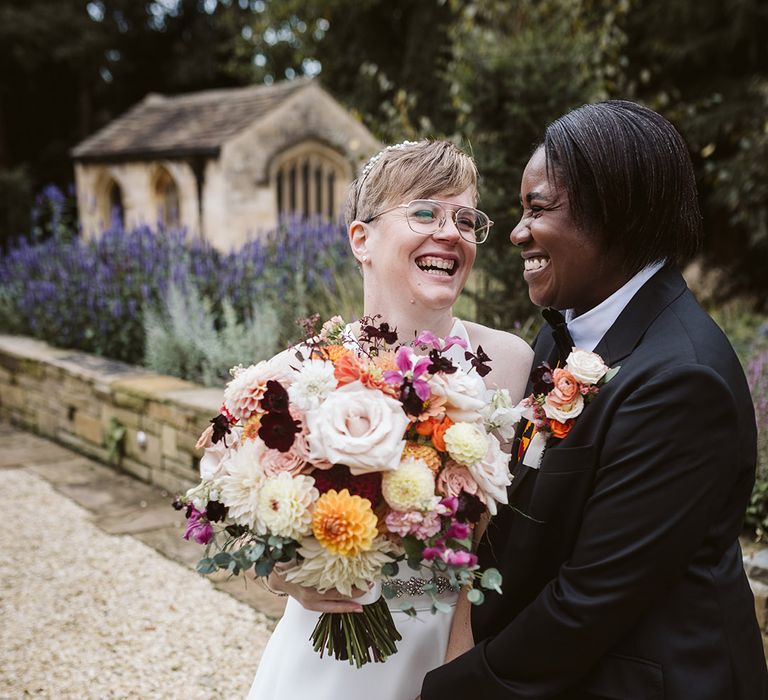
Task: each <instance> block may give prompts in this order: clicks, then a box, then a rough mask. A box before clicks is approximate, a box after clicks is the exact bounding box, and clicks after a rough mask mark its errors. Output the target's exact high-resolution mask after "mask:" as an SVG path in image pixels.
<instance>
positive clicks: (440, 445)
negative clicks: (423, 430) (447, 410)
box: [432, 416, 454, 452]
mask: <svg viewBox="0 0 768 700" xmlns="http://www.w3.org/2000/svg"><path fill="white" fill-rule="evenodd" d="M452 425H454V423H453V421H452V420H451V419H450V418H448V416H446V417H445V418H443V420H442V422H441V423H440V424H439V425H436V426H435V427H434V429H433V430H432V444H433V445H434V446H435V449H436V450H438V451H440V452H445V431H446V430H448V428H450V427H451V426H452Z"/></svg>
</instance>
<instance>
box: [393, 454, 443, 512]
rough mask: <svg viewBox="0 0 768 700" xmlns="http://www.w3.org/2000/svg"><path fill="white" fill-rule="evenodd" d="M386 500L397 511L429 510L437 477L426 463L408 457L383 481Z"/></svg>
mask: <svg viewBox="0 0 768 700" xmlns="http://www.w3.org/2000/svg"><path fill="white" fill-rule="evenodd" d="M381 493H382V495H383V496H384V500H385V501H386V502H387V503H388V504H389V505H390V506H391V507H392V508H394V509H395V510H402V511H406V510H428V509H429V508H430V506H431V504H432V500H433V497H434V495H435V475H434V474H433V473H432V470H431V469H430V468H429V466H428V465H427V463H426V462H424V460H422V459H417V458H415V457H413V456H410V455H408V456H406V457H404V458H403V460H402V461H401V462H400V466H399V467H398V468H397V469H395V471H392V472H385V473H384V474H383V476H382V479H381Z"/></svg>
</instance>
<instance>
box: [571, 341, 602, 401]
mask: <svg viewBox="0 0 768 700" xmlns="http://www.w3.org/2000/svg"><path fill="white" fill-rule="evenodd" d="M565 369H567V370H568V371H569V372H570V373H571V374H572V375H573V376H574V378H575V379H576V381H578V382H581V383H582V384H597V382H599V381H600V380H601V379H602V378H603V377H604V376H605V374H606V373H607V372H608V367H607V366H606V364H605V362H603V359H602V358H601V357H600V355H596V354H595V353H594V352H587V351H586V350H578V349H576V348H574V349H573V352H572V353H571V354H570V355H568V359H567V360H566V365H565ZM577 415H578V414H577Z"/></svg>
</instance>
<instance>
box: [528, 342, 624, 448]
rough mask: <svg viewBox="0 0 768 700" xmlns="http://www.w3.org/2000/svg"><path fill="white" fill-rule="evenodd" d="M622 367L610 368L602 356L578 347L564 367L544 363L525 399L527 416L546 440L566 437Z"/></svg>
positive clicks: (535, 372) (533, 375)
mask: <svg viewBox="0 0 768 700" xmlns="http://www.w3.org/2000/svg"><path fill="white" fill-rule="evenodd" d="M619 369H620V368H619V367H615V368H613V369H611V368H609V367H608V366H607V365H606V364H605V362H603V359H602V358H601V357H600V355H597V354H596V353H594V352H587V351H586V350H578V349H577V348H574V349H573V352H571V354H570V355H568V360H567V361H566V364H565V367H564V368H560V367H558V368H557V369H552V368H551V367H550V366H549V365H548V364H547V363H546V362H544V363H543V364H541V365H539V366H538V367H537V368H536V369H535V370H533V374H532V376H531V381H532V382H533V393H532V394H531V395H530V396H528V397H527V398H525V399H523V401H522V406H523V408H525V409H526V411H525V413H523V415H524V417H526V418H528V420H530V421H531V422H532V423H533V424H534V426H535V427H536V431H537V432H539V433H541V435H542V437H543V438H544V439H546V438H549V437H553V438H556V439H559V440H562V439H563V438H564V437H566V436H567V435H568V433H569V432H570V431H571V428H573V426H574V425H575V423H576V419H577V418H578V417H579V416H580V415H581V412H582V411H583V410H584V406H585V405H586V404H587V403H589V402H590V401H591V400H592V399H593V398H595V396H597V394H598V392H599V391H600V388H601V387H602V386H604V385H605V384H606V383H607V382H609V381H610V380H611V379H612V378H613V377H614V376H615V375H616V373H617V372H618V371H619ZM526 414H528V415H526Z"/></svg>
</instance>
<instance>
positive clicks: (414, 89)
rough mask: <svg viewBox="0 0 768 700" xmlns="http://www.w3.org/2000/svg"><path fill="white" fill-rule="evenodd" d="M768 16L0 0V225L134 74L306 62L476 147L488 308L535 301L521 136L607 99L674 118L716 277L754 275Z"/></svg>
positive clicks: (295, 0) (121, 95) (735, 4)
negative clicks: (517, 238) (524, 271)
mask: <svg viewBox="0 0 768 700" xmlns="http://www.w3.org/2000/svg"><path fill="white" fill-rule="evenodd" d="M767 34H768V6H766V4H765V2H764V0H667V1H666V2H663V3H662V2H660V0H419V1H418V2H411V1H410V0H387V1H386V2H385V1H384V0H155V1H149V0H141V1H138V2H136V1H135V0H98V1H93V2H86V1H85V0H5V2H4V3H3V4H2V5H0V227H1V228H0V239H2V237H3V236H5V237H7V236H9V235H11V234H16V233H19V231H18V230H17V229H18V227H19V222H20V221H21V220H22V218H23V217H22V216H21V214H20V213H19V209H20V207H22V206H28V204H29V201H30V199H31V193H32V192H33V191H36V190H38V189H39V188H40V187H41V186H42V185H43V184H44V183H45V182H48V181H51V180H54V181H57V182H59V183H60V184H62V185H63V184H65V183H66V182H67V181H68V180H69V179H71V175H70V174H71V163H70V162H69V158H68V150H69V149H70V148H71V147H72V146H73V145H74V144H75V143H77V141H79V140H80V139H81V138H83V137H84V136H86V135H87V134H89V133H92V132H93V130H95V129H96V128H97V127H99V126H101V125H103V124H104V123H106V122H107V121H109V120H110V119H112V118H114V117H115V116H117V115H118V114H119V113H120V112H122V111H124V110H125V109H127V108H128V107H129V106H131V105H132V104H133V103H135V102H136V101H138V100H139V99H141V98H142V97H143V96H144V95H145V94H146V93H147V92H150V91H157V92H163V93H169V94H173V93H178V92H184V91H192V90H198V89H204V88H209V87H222V86H228V85H245V84H252V83H262V82H266V83H270V82H273V81H276V80H283V79H291V78H294V77H299V76H318V79H319V80H321V81H322V83H323V84H324V86H325V87H326V88H328V89H329V90H330V91H331V92H332V93H333V94H334V95H335V96H336V97H337V98H339V99H340V100H341V101H342V102H343V103H344V104H345V105H346V106H347V107H348V108H349V109H351V110H352V111H353V112H354V113H356V114H357V115H359V117H360V118H361V119H362V120H363V121H364V122H365V123H366V124H367V125H368V126H369V127H370V128H371V129H372V130H373V131H374V132H375V133H376V135H377V136H379V138H381V139H382V140H383V141H387V142H391V141H398V140H401V139H403V138H414V137H419V136H433V137H448V138H451V139H454V140H456V141H457V142H459V143H461V144H462V145H463V146H465V147H467V148H469V149H470V150H471V151H472V152H473V153H474V155H475V157H476V158H477V161H478V164H479V167H480V170H481V173H482V192H481V194H482V206H483V207H484V208H485V209H486V210H488V211H489V212H490V214H491V216H492V218H493V219H494V220H495V221H496V222H497V225H496V229H495V231H494V235H493V238H492V241H491V243H490V244H489V245H488V247H487V249H486V250H484V251H481V255H480V256H479V258H478V262H479V265H481V266H483V267H484V268H485V271H486V274H485V276H484V288H483V289H481V290H480V291H481V292H482V294H483V298H484V303H483V304H482V305H481V307H480V309H481V311H482V315H483V317H484V319H485V320H486V321H489V322H492V323H496V324H499V325H501V326H506V327H508V326H510V325H512V323H513V322H514V321H515V320H516V319H518V318H522V317H523V316H525V315H526V313H528V311H529V310H530V306H529V305H528V303H527V295H526V293H525V290H524V288H523V285H522V282H521V276H520V272H519V269H518V262H517V256H516V254H515V252H514V250H513V249H512V248H511V246H510V245H509V243H508V240H507V236H508V233H509V231H510V229H511V227H512V225H513V223H514V221H515V218H516V216H517V214H518V211H517V199H518V188H519V182H520V176H521V173H522V169H523V167H524V165H525V162H526V160H527V158H528V156H529V155H530V152H531V149H532V148H533V146H534V144H535V143H536V142H538V141H539V140H540V138H541V136H542V133H543V129H544V127H545V126H546V124H547V123H548V122H549V121H551V120H552V119H554V118H556V117H557V116H559V115H560V114H562V113H563V112H565V111H566V110H568V109H570V108H573V107H575V106H578V105H580V104H582V103H584V102H588V101H594V100H599V99H605V98H627V99H633V100H638V101H641V102H644V103H646V104H648V105H649V106H651V107H653V108H655V109H658V110H660V111H661V112H662V113H663V114H665V115H666V116H667V117H669V118H670V119H671V120H672V121H673V122H674V123H676V124H677V125H678V127H679V128H680V129H681V131H682V132H683V134H684V135H685V137H686V138H687V140H688V142H689V144H690V147H691V153H692V155H693V158H694V164H695V167H696V171H697V175H698V178H699V186H700V191H701V199H702V206H703V210H704V213H705V222H706V240H705V244H706V245H705V253H706V255H707V256H708V258H709V260H710V261H711V262H714V263H716V264H718V265H725V266H728V268H729V270H730V271H731V274H729V276H728V279H729V280H730V284H731V288H730V289H727V290H724V291H726V292H728V293H734V292H738V291H742V290H744V289H752V290H757V291H762V292H765V291H767V290H768V278H766V276H765V275H764V273H763V271H764V269H765V267H766V263H768V120H767V119H766V114H767V113H768V42H766V41H765V36H766V35H767ZM14 207H16V209H15V210H13V208H14Z"/></svg>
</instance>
